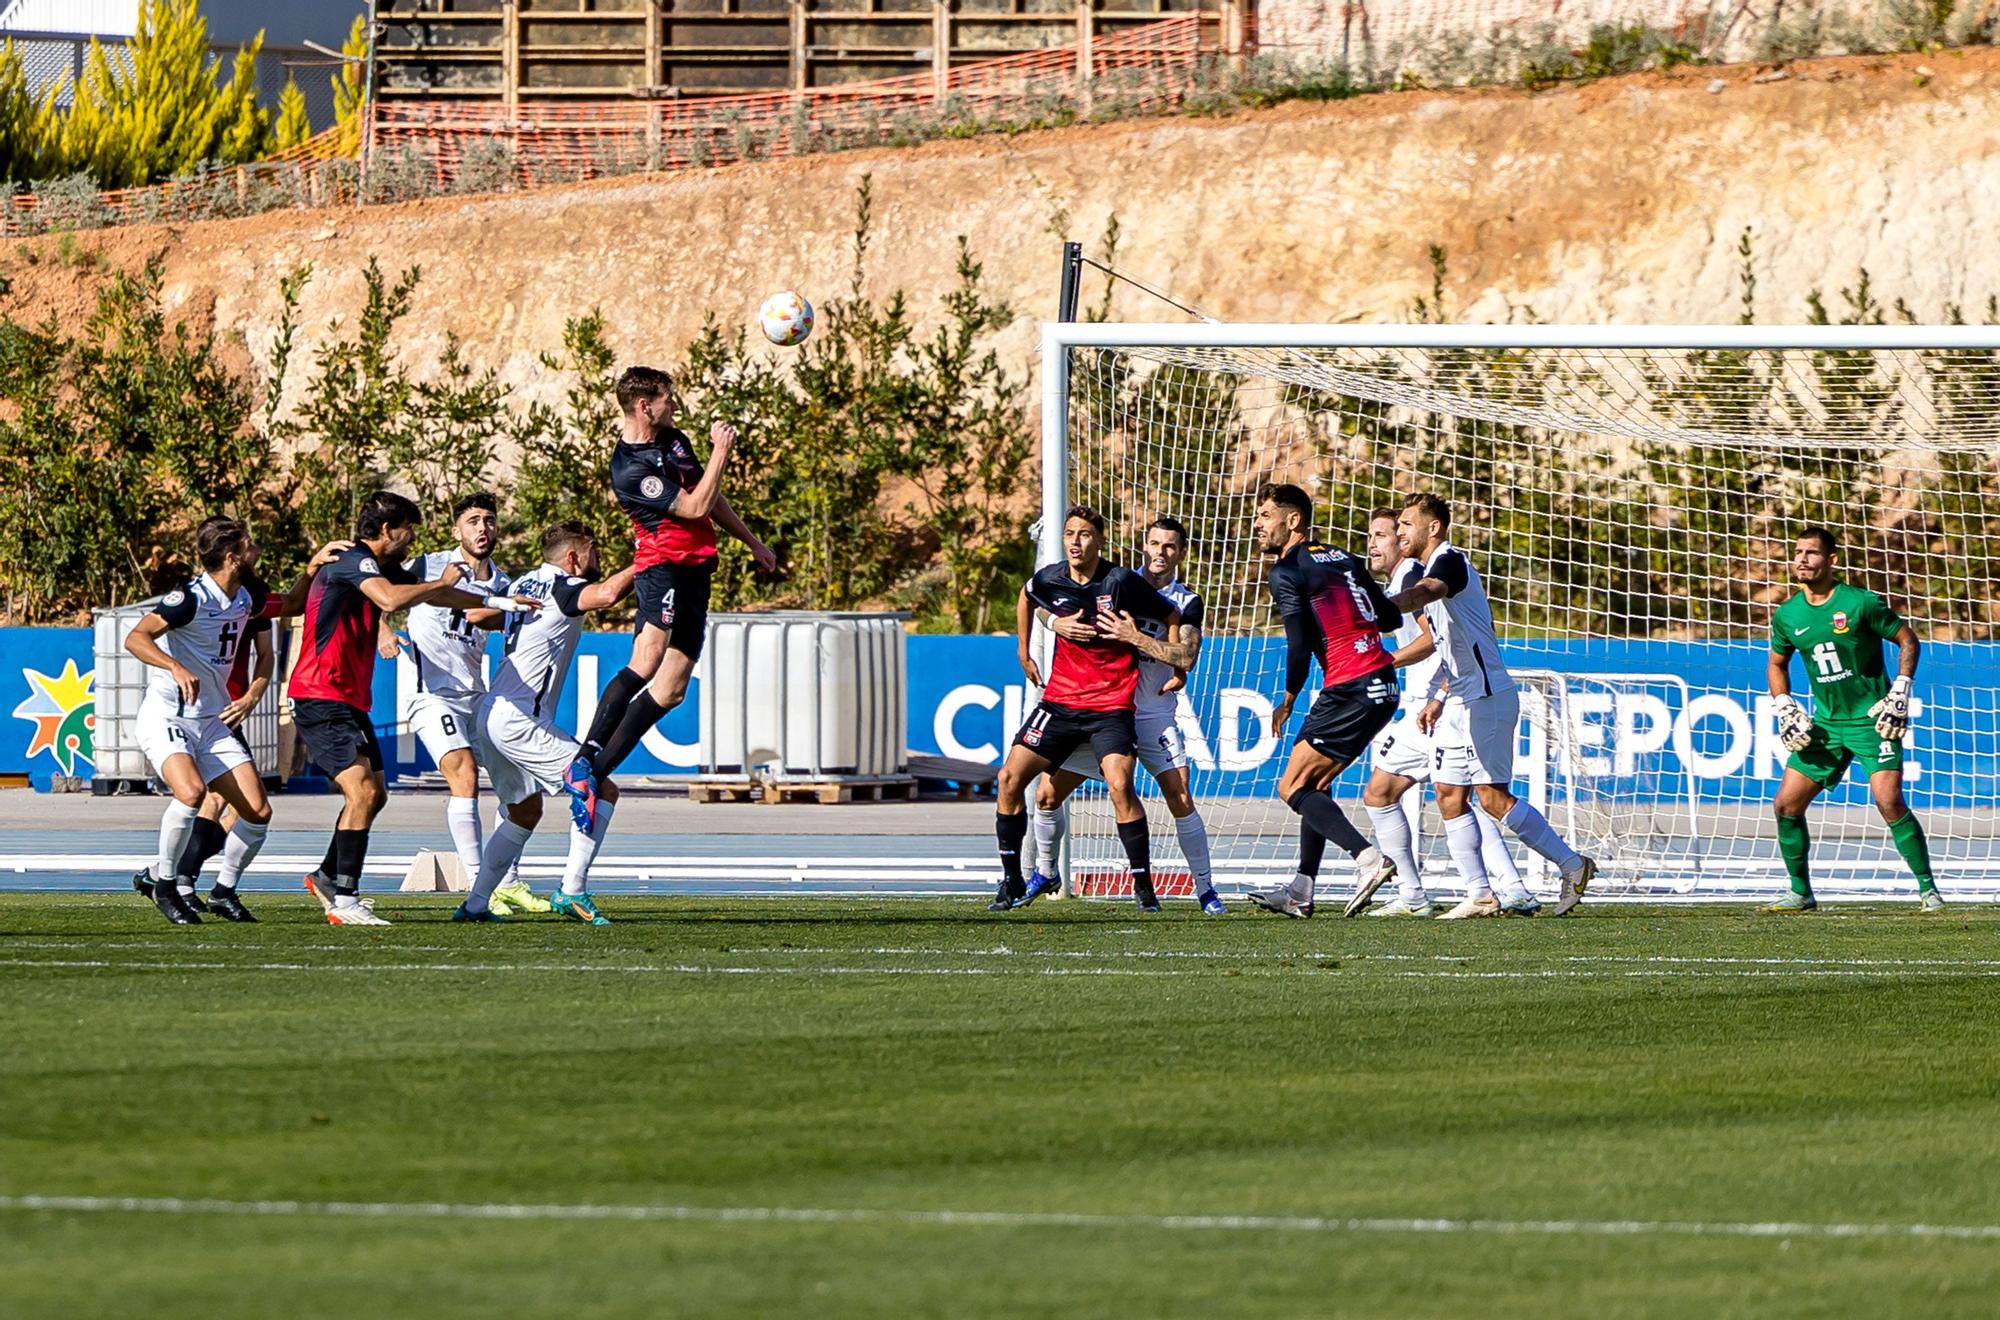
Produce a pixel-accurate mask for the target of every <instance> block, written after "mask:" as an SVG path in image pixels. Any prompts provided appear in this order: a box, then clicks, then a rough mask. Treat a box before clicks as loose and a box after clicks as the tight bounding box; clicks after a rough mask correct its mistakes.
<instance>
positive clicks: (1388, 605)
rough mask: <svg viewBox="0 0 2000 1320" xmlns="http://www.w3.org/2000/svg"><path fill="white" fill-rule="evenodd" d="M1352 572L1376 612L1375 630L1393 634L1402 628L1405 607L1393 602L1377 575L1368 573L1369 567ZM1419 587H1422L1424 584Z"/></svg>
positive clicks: (1362, 565) (1359, 566) (1362, 567)
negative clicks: (1376, 578) (1378, 580)
mask: <svg viewBox="0 0 2000 1320" xmlns="http://www.w3.org/2000/svg"><path fill="white" fill-rule="evenodd" d="M1351 571H1352V573H1353V574H1354V577H1353V579H1352V580H1353V581H1355V582H1358V583H1360V584H1361V590H1362V593H1363V594H1364V595H1366V596H1367V597H1368V604H1369V605H1370V606H1371V607H1373V609H1374V611H1375V630H1376V631H1377V632H1385V633H1391V632H1394V631H1396V629H1398V628H1400V627H1402V626H1403V607H1402V606H1401V605H1398V604H1397V603H1396V602H1395V601H1394V600H1391V599H1390V598H1389V593H1388V592H1386V591H1384V590H1382V584H1381V583H1380V582H1377V581H1376V580H1375V575H1374V574H1373V573H1370V572H1369V571H1368V566H1367V565H1366V564H1356V565H1355V566H1354V568H1353V569H1352V570H1351ZM1427 580H1428V579H1427ZM1418 585H1419V586H1421V585H1422V583H1419V584H1418ZM1446 594H1450V593H1446Z"/></svg>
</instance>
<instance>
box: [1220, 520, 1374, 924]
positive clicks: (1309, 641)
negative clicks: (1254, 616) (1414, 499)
mask: <svg viewBox="0 0 2000 1320" xmlns="http://www.w3.org/2000/svg"><path fill="white" fill-rule="evenodd" d="M1311 528H1312V500H1311V499H1310V498H1309V497H1308V496H1307V495H1306V493H1305V492H1304V491H1303V490H1301V489H1299V488H1298V487H1297V486H1293V485H1277V484H1272V485H1266V486H1265V487H1264V488H1263V489H1262V490H1259V491H1258V492H1257V544H1258V548H1259V549H1260V550H1262V551H1263V552H1264V553H1265V554H1267V555H1271V556H1274V557H1275V558H1276V560H1277V562H1276V563H1275V564H1273V565H1272V566H1271V576H1270V586H1271V597H1272V599H1273V600H1274V601H1276V602H1277V606H1278V616H1279V617H1280V618H1281V619H1282V620H1283V621H1284V625H1285V696H1284V699H1283V700H1282V701H1280V702H1279V703H1278V705H1277V708H1276V709H1275V710H1274V711H1273V712H1272V713H1271V724H1272V727H1274V728H1278V729H1282V728H1284V727H1285V726H1286V725H1287V724H1288V723H1290V722H1291V718H1292V705H1293V703H1294V702H1296V701H1297V700H1298V696H1299V691H1300V689H1302V688H1304V687H1305V682H1306V676H1307V674H1308V673H1309V672H1310V670H1311V668H1312V662H1313V661H1314V660H1315V659H1317V660H1318V661H1319V667H1320V675H1321V688H1320V692H1319V695H1318V697H1317V699H1316V700H1314V702H1313V704H1312V709H1311V710H1309V711H1308V712H1307V713H1306V719H1305V724H1304V725H1303V726H1302V727H1301V728H1300V729H1299V737H1298V741H1297V742H1296V743H1294V744H1293V745H1292V756H1291V760H1290V761H1288V762H1287V763H1286V765H1285V773H1284V774H1283V776H1282V777H1280V778H1279V780H1278V796H1279V797H1280V798H1282V799H1283V800H1284V802H1285V805H1287V806H1289V807H1290V808H1291V809H1292V810H1293V811H1294V812H1296V813H1298V815H1299V816H1300V817H1301V820H1302V824H1301V827H1300V830H1299V869H1298V873H1297V874H1296V875H1294V876H1293V878H1292V881H1291V883H1290V884H1288V885H1280V886H1279V887H1278V888H1276V889H1272V890H1266V891H1264V892H1261V893H1253V894H1251V895H1250V899H1251V901H1252V902H1254V903H1256V904H1257V905H1258V906H1259V907H1262V908H1266V909H1269V910H1270V911H1272V912H1280V913H1283V914H1284V915H1286V916H1290V917H1310V916H1311V915H1312V912H1313V880H1314V878H1315V877H1317V876H1318V874H1319V858H1320V854H1321V853H1323V852H1324V851H1325V849H1326V843H1327V841H1328V840H1332V841H1333V842H1334V843H1336V844H1339V845H1340V846H1341V847H1342V848H1344V849H1346V851H1347V853H1348V855H1349V856H1351V857H1353V858H1354V859H1355V861H1356V863H1357V864H1358V865H1359V866H1360V867H1361V868H1362V869H1363V870H1364V871H1369V872H1371V873H1372V871H1376V870H1379V869H1380V868H1381V867H1382V865H1383V862H1382V859H1381V853H1380V852H1379V850H1376V849H1375V848H1374V847H1373V845H1371V844H1370V843H1369V842H1368V840H1367V838H1366V837H1365V836H1364V835H1363V834H1362V833H1361V831H1359V830H1357V829H1355V828H1354V825H1353V823H1352V822H1351V821H1349V820H1348V819H1347V816H1346V814H1345V813H1344V812H1342V811H1341V809H1340V808H1339V807H1338V806H1337V805H1335V803H1334V801H1333V798H1332V797H1331V796H1329V795H1328V793H1327V789H1328V787H1329V786H1330V785H1331V784H1332V783H1333V780H1334V776H1336V775H1338V774H1339V773H1340V772H1341V771H1342V770H1345V769H1346V768H1347V767H1348V766H1350V765H1352V764H1353V763H1354V762H1355V761H1357V760H1359V759H1360V757H1361V754H1362V753H1363V752H1364V751H1366V750H1367V749H1368V745H1369V744H1370V743H1371V742H1373V741H1374V740H1375V735H1376V734H1378V733H1380V732H1381V731H1382V730H1383V729H1384V728H1385V727H1386V726H1387V725H1388V723H1389V721H1391V720H1393V719H1394V718H1395V717H1396V704H1397V700H1398V693H1397V687H1396V669H1395V659H1394V657H1393V656H1391V655H1390V653H1389V652H1388V651H1387V650H1386V649H1384V648H1383V646H1382V634H1383V633H1385V632H1394V631H1395V630H1396V629H1397V628H1398V627H1400V626H1401V625H1402V622H1403V612H1402V611H1401V610H1399V609H1397V608H1396V606H1395V604H1394V603H1393V602H1391V601H1390V599H1389V597H1388V596H1387V594H1385V593H1384V592H1383V590H1382V587H1381V584H1380V583H1378V582H1376V581H1375V576H1374V574H1372V573H1370V572H1369V571H1368V565H1367V563H1366V562H1364V561H1363V560H1361V559H1358V558H1356V557H1355V556H1353V555H1351V554H1349V553H1347V552H1346V551H1344V550H1334V549H1330V548H1328V547H1327V546H1324V545H1321V544H1320V543H1319V542H1317V541H1314V540H1312V539H1311V538H1310V536H1309V535H1308V533H1309V532H1310V531H1311ZM1371 853H1373V854H1374V855H1373V856H1372V857H1371V856H1370V855H1369V854H1371Z"/></svg>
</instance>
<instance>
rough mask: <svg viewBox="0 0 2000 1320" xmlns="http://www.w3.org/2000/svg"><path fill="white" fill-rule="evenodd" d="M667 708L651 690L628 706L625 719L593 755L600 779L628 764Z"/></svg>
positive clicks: (592, 769)
mask: <svg viewBox="0 0 2000 1320" xmlns="http://www.w3.org/2000/svg"><path fill="white" fill-rule="evenodd" d="M666 713H667V708H666V707H665V706H662V705H661V704H660V703H659V702H657V701H655V700H653V694H652V693H650V692H641V693H640V694H639V695H638V696H636V697H634V698H632V701H631V704H630V705H628V706H626V707H625V715H624V718H622V719H620V720H619V721H618V727H617V728H616V729H614V730H612V733H611V738H610V740H609V741H607V742H606V743H605V744H604V746H602V747H600V748H599V749H598V750H597V754H596V755H595V756H593V757H591V758H590V772H591V773H592V774H594V775H596V776H598V777H599V778H600V779H601V778H603V777H604V776H605V775H608V774H610V773H611V772H612V771H614V770H616V769H617V768H618V767H619V766H621V765H623V764H624V763H625V758H626V757H628V756H630V755H631V754H632V749H633V748H634V747H637V746H638V745H639V740H640V739H641V738H643V737H645V736H646V731H647V730H648V729H650V728H652V727H653V726H654V725H655V724H658V723H659V722H660V720H661V719H662V718H664V717H665V716H666Z"/></svg>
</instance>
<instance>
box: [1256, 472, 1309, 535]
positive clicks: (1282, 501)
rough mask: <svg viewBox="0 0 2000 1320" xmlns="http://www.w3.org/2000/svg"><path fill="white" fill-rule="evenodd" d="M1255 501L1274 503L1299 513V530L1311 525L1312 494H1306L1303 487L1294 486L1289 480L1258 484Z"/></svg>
mask: <svg viewBox="0 0 2000 1320" xmlns="http://www.w3.org/2000/svg"><path fill="white" fill-rule="evenodd" d="M1257 503H1259V504H1275V505H1277V506H1278V507H1279V508H1281V509H1291V510H1292V511H1293V512H1295V513H1297V514H1298V515H1299V527H1300V529H1301V530H1303V529H1305V528H1307V527H1311V526H1312V521H1313V502H1312V496H1310V495H1308V494H1306V492H1305V490H1304V488H1303V487H1300V486H1294V485H1293V484H1292V483H1291V482H1289V481H1267V482H1265V483H1264V484H1263V485H1261V486H1259V487H1258V488H1257Z"/></svg>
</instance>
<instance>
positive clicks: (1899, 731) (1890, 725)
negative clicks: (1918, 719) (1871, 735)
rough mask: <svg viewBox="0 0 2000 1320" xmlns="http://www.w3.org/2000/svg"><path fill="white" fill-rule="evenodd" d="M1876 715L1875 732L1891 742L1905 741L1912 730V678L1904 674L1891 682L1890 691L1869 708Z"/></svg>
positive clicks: (1871, 713) (1869, 711) (1870, 712)
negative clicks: (1905, 676) (1905, 737)
mask: <svg viewBox="0 0 2000 1320" xmlns="http://www.w3.org/2000/svg"><path fill="white" fill-rule="evenodd" d="M1868 713H1869V714H1870V715H1873V716H1874V717H1875V732H1877V733H1879V734H1881V735H1882V736H1883V737H1884V738H1886V739H1888V740H1889V741H1890V742H1901V741H1903V735H1905V734H1907V733H1908V732H1909V731H1910V680H1909V679H1907V678H1904V677H1903V676H1902V675H1900V674H1899V675H1897V676H1896V681H1895V682H1893V683H1891V684H1889V693H1888V695H1887V696H1885V697H1883V698H1882V699H1881V700H1880V701H1878V702H1876V703H1875V704H1874V705H1872V706H1870V707H1869V708H1868Z"/></svg>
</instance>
